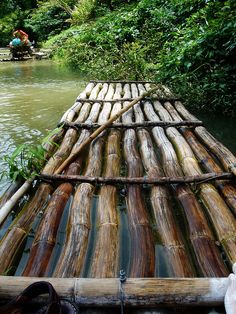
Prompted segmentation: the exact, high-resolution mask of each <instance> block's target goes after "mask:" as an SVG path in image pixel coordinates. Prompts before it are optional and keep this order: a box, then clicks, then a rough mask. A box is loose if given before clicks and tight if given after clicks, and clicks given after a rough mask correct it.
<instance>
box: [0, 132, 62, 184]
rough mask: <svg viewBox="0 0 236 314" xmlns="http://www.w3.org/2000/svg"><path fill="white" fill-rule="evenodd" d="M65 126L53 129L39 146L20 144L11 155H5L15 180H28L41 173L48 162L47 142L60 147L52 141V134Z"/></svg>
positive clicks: (10, 175) (11, 176)
mask: <svg viewBox="0 0 236 314" xmlns="http://www.w3.org/2000/svg"><path fill="white" fill-rule="evenodd" d="M62 127H63V126H60V127H59V128H56V129H54V130H53V131H51V132H50V133H49V134H48V135H47V136H46V137H45V138H44V139H43V140H42V142H41V144H39V145H37V146H32V145H29V144H22V145H20V146H18V147H17V148H16V149H15V150H14V152H13V153H12V155H11V156H5V157H4V158H3V159H4V161H5V162H6V163H7V164H8V176H9V177H10V179H12V180H13V181H18V180H22V179H24V180H27V179H31V178H33V177H34V176H37V175H39V174H40V171H41V170H42V167H43V166H44V164H45V162H46V160H47V159H46V155H47V154H46V153H47V150H46V148H45V144H50V145H54V146H56V147H58V144H57V143H55V142H54V141H52V136H53V135H55V134H56V133H58V132H60V130H61V129H62Z"/></svg>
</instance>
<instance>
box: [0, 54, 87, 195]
mask: <svg viewBox="0 0 236 314" xmlns="http://www.w3.org/2000/svg"><path fill="white" fill-rule="evenodd" d="M85 85H86V82H84V81H83V78H82V76H81V75H80V74H78V73H75V72H72V71H70V70H68V69H65V68H63V67H61V66H59V65H57V64H56V63H53V62H52V61H50V60H41V61H25V62H1V63H0V172H1V173H2V172H3V171H4V170H6V169H7V166H6V164H5V163H4V161H3V160H2V158H3V157H4V156H6V155H11V153H12V151H13V150H14V149H15V148H16V146H17V145H19V144H22V143H38V142H39V141H40V140H41V138H42V137H43V136H45V135H46V134H47V132H48V130H51V129H53V128H54V127H55V126H56V124H57V123H58V121H59V120H60V118H61V116H62V115H63V113H64V112H65V110H66V109H67V108H69V107H70V106H72V105H73V103H74V101H75V99H76V97H77V96H78V94H79V93H80V92H81V90H82V89H84V86H85ZM7 183H8V182H7V179H6V178H5V177H4V178H2V179H1V181H0V196H1V194H3V191H4V190H5V188H6V185H7Z"/></svg>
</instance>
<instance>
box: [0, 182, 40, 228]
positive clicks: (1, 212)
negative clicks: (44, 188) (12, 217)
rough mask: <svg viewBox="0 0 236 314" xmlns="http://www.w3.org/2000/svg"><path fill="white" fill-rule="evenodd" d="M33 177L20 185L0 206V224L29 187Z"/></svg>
mask: <svg viewBox="0 0 236 314" xmlns="http://www.w3.org/2000/svg"><path fill="white" fill-rule="evenodd" d="M33 179H34V178H32V179H28V180H27V181H25V182H24V183H23V184H22V186H21V187H20V188H19V189H18V190H17V191H16V192H15V193H14V194H13V195H12V196H11V198H10V199H8V200H7V201H6V203H5V204H4V205H3V206H2V207H1V208H0V226H1V224H2V223H3V222H4V220H5V219H6V217H7V216H8V215H9V213H10V212H11V210H12V208H13V207H14V206H15V205H16V204H17V203H18V201H19V200H20V199H21V197H22V196H23V195H24V194H25V193H26V192H27V191H28V190H29V189H30V187H31V184H32V182H33Z"/></svg>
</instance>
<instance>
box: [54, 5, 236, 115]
mask: <svg viewBox="0 0 236 314" xmlns="http://www.w3.org/2000/svg"><path fill="white" fill-rule="evenodd" d="M118 3H119V1H113V2H112V1H98V4H100V5H101V4H103V5H107V6H110V5H111V6H112V7H113V8H114V6H115V8H116V10H115V11H106V14H105V15H104V16H103V17H101V18H99V19H96V20H93V21H90V23H89V24H82V25H81V26H80V27H77V28H73V29H72V30H71V31H72V32H71V33H70V35H69V36H67V35H68V34H69V31H68V32H66V33H62V34H61V35H59V36H58V37H56V38H55V40H53V39H52V40H51V42H50V43H51V44H52V45H53V46H54V49H55V58H57V59H59V60H63V61H64V62H65V63H67V64H68V65H70V66H71V67H74V68H78V69H79V70H80V71H82V72H86V73H88V74H90V75H91V76H93V77H99V78H104V79H107V78H109V79H111V78H114V79H118V78H122V79H142V78H146V79H156V80H157V81H159V82H163V83H165V84H167V85H169V86H171V87H173V88H174V90H175V92H177V93H179V94H181V95H182V96H183V97H184V98H185V99H186V100H187V101H188V102H189V103H191V104H192V105H193V106H198V107H199V108H205V109H207V110H215V111H216V110H218V111H224V112H227V113H230V114H231V113H236V109H235V96H236V95H235V90H236V88H235V73H236V71H235V70H236V63H235V57H234V56H235V52H236V51H235V50H236V48H235V47H236V40H235V31H236V22H235V21H236V9H235V6H236V3H235V1H233V0H228V1H216V0H168V1H167V0H141V1H133V2H132V3H130V4H127V3H126V4H125V5H123V6H120V7H119V4H118Z"/></svg>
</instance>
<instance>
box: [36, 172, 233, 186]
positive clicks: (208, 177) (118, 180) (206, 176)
mask: <svg viewBox="0 0 236 314" xmlns="http://www.w3.org/2000/svg"><path fill="white" fill-rule="evenodd" d="M234 178H235V177H234V175H233V174H232V173H231V172H219V173H215V172H212V173H203V174H201V175H195V176H183V177H164V176H153V177H133V178H131V177H110V176H109V177H91V176H82V175H63V174H58V175H47V174H42V175H40V176H39V179H41V180H42V181H45V182H54V181H55V182H66V181H68V182H72V183H76V182H84V183H93V184H139V185H142V184H152V185H170V184H176V183H195V184H198V183H202V182H204V183H205V182H210V181H215V180H225V179H234Z"/></svg>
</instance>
